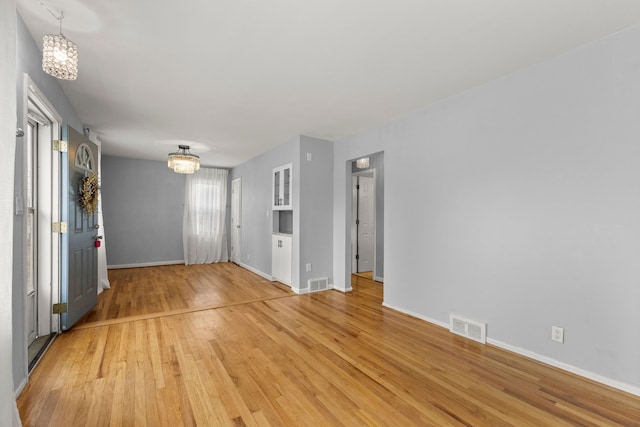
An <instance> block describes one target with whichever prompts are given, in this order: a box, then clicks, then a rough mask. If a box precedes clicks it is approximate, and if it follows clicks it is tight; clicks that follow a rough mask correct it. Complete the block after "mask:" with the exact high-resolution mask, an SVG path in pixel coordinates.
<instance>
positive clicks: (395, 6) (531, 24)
mask: <svg viewBox="0 0 640 427" xmlns="http://www.w3.org/2000/svg"><path fill="white" fill-rule="evenodd" d="M41 3H44V4H45V5H46V7H48V8H49V9H51V10H53V11H55V12H59V11H61V10H62V11H64V15H65V19H64V21H63V33H64V34H65V36H66V37H67V38H69V39H70V40H73V41H74V42H75V43H76V44H77V45H78V48H79V77H78V79H77V80H76V81H72V82H62V87H63V89H64V92H65V93H66V94H67V96H68V98H69V100H70V101H71V103H72V104H73V106H74V107H75V109H76V111H77V112H78V115H79V117H80V119H81V120H82V122H83V123H84V124H85V125H86V126H88V127H90V128H91V129H93V130H95V131H96V132H97V133H98V135H99V138H100V139H101V140H102V142H103V150H104V153H105V154H109V155H117V156H124V157H134V158H146V159H154V160H165V159H166V155H167V153H168V152H170V151H176V149H177V145H178V144H179V143H187V144H189V145H191V146H192V149H191V151H192V152H193V153H194V154H198V155H200V156H201V159H202V163H203V165H205V166H218V167H231V166H235V165H237V164H239V163H241V162H243V161H245V160H248V159H250V158H252V157H254V156H255V155H257V154H260V153H262V152H264V151H267V150H269V149H270V148H272V147H274V146H276V145H279V144H281V143H283V142H285V141H286V140H288V139H289V138H291V137H292V136H294V135H297V134H305V135H310V136H315V137H320V138H327V139H334V138H338V137H340V136H345V135H349V134H352V133H355V132H357V131H359V130H360V129H363V128H366V127H368V126H371V125H373V124H375V123H379V122H382V121H385V120H389V119H391V118H394V117H397V116H399V115H402V114H404V113H406V112H408V111H411V110H415V109H417V108H419V107H422V106H424V105H427V104H429V103H432V102H435V101H437V100H439V99H442V98H445V97H447V96H450V95H452V94H456V93H459V92H461V91H464V90H466V89H468V88H471V87H473V86H477V85H479V84H482V83H485V82H487V81H490V80H493V79H496V78H498V77H499V76H501V75H505V74H508V73H512V72H514V71H515V70H518V69H521V68H523V67H526V66H527V65H530V64H533V63H536V62H539V61H541V60H543V59H545V58H548V57H551V56H555V55H558V54H559V53H562V52H565V51H567V50H570V49H572V48H575V47H577V46H580V45H582V44H585V43H587V42H589V41H592V40H595V39H598V38H601V37H603V36H605V35H607V34H610V33H612V32H616V31H619V30H622V29H624V28H627V27H629V26H632V25H635V24H637V23H640V1H638V0H511V1H509V0H482V1H479V0H393V1H391V0H321V1H320V0H316V1H311V0H306V1H304V0H268V1H260V0H253V1H249V0H182V1H181V2H175V1H165V0H107V1H83V0H43V1H40V0H18V11H19V13H20V15H21V16H22V18H23V19H24V21H25V22H26V24H27V27H28V28H29V30H30V31H31V34H32V35H33V37H34V39H35V40H37V43H38V45H40V48H41V44H42V43H41V40H42V35H43V34H45V33H57V32H58V22H57V21H56V19H55V18H54V17H53V16H51V14H50V13H49V12H48V11H47V9H46V8H45V7H44V6H42V5H41ZM639 48H640V47H639ZM184 141H187V142H184Z"/></svg>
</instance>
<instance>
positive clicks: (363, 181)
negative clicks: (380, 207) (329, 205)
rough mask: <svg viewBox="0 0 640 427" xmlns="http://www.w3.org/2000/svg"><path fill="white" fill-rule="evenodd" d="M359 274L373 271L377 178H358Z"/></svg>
mask: <svg viewBox="0 0 640 427" xmlns="http://www.w3.org/2000/svg"><path fill="white" fill-rule="evenodd" d="M358 184H359V187H358V219H357V225H358V272H359V273H362V272H365V271H373V262H374V260H373V258H374V245H375V241H376V239H375V178H373V177H367V176H360V177H358Z"/></svg>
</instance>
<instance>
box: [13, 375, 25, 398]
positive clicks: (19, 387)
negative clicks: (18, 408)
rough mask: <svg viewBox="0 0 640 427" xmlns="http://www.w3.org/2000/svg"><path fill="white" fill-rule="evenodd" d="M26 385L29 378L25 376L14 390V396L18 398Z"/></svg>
mask: <svg viewBox="0 0 640 427" xmlns="http://www.w3.org/2000/svg"><path fill="white" fill-rule="evenodd" d="M26 386H27V379H26V378H25V379H23V380H22V381H20V384H18V387H16V390H15V391H14V392H13V396H14V397H15V398H16V399H17V398H18V397H19V396H20V394H21V393H22V390H24V388H25V387H26Z"/></svg>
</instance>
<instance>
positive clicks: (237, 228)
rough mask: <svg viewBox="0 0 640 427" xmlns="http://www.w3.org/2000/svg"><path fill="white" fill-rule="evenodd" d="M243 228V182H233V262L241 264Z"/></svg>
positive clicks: (237, 180)
mask: <svg viewBox="0 0 640 427" xmlns="http://www.w3.org/2000/svg"><path fill="white" fill-rule="evenodd" d="M241 227H242V180H241V179H240V178H236V179H234V180H233V181H231V262H235V263H236V264H240V263H241V261H242V258H241V254H240V236H241Z"/></svg>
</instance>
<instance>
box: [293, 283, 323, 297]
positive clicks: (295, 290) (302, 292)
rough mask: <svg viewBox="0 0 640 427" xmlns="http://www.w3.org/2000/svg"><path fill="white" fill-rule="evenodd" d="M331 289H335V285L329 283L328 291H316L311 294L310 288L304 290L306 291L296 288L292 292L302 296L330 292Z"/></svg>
mask: <svg viewBox="0 0 640 427" xmlns="http://www.w3.org/2000/svg"><path fill="white" fill-rule="evenodd" d="M331 289H333V284H331V283H329V284H328V285H327V289H321V290H318V291H314V292H310V291H309V289H308V288H304V289H300V288H294V287H292V288H291V290H292V291H293V292H295V293H296V294H299V295H302V294H314V293H316V292H323V291H330V290H331Z"/></svg>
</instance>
